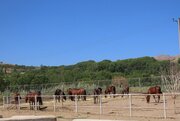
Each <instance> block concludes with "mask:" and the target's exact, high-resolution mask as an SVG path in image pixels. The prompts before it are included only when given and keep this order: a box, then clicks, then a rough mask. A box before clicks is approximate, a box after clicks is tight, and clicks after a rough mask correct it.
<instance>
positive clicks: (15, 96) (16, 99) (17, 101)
mask: <svg viewBox="0 0 180 121" xmlns="http://www.w3.org/2000/svg"><path fill="white" fill-rule="evenodd" d="M13 96H14V103H15V105H16V108H17V106H18V105H19V103H20V100H21V96H20V94H19V93H18V92H15V93H14V94H13Z"/></svg>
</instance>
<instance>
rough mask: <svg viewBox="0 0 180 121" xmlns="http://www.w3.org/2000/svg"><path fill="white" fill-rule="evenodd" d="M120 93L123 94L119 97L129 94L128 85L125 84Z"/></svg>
mask: <svg viewBox="0 0 180 121" xmlns="http://www.w3.org/2000/svg"><path fill="white" fill-rule="evenodd" d="M121 93H122V94H123V95H122V96H121V97H123V96H124V94H129V86H125V87H124V88H123V90H122V92H121Z"/></svg>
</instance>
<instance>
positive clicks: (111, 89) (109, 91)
mask: <svg viewBox="0 0 180 121" xmlns="http://www.w3.org/2000/svg"><path fill="white" fill-rule="evenodd" d="M104 93H105V98H106V97H107V94H116V87H115V86H109V87H107V88H106V90H105V91H104ZM113 97H114V98H115V95H114V96H113Z"/></svg>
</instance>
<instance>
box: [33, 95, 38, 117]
mask: <svg viewBox="0 0 180 121" xmlns="http://www.w3.org/2000/svg"><path fill="white" fill-rule="evenodd" d="M33 107H34V108H35V109H34V112H35V115H36V111H37V95H35V104H34V105H33Z"/></svg>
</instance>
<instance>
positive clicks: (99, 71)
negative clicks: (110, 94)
mask: <svg viewBox="0 0 180 121" xmlns="http://www.w3.org/2000/svg"><path fill="white" fill-rule="evenodd" d="M168 65H169V61H167V60H163V61H158V60H156V59H155V58H153V57H141V58H134V59H125V60H117V61H114V62H113V61H110V60H103V61H100V62H95V61H93V60H89V61H84V62H79V63H77V64H74V65H69V66H40V67H34V66H24V65H11V64H3V63H1V64H0V74H1V75H0V81H1V83H2V84H1V87H0V90H2V91H3V90H4V88H5V87H6V86H8V85H24V84H32V85H33V84H42V83H43V84H45V83H59V82H69V83H73V82H78V81H82V80H83V81H88V82H94V81H95V80H111V79H113V78H114V77H115V76H121V77H125V78H136V77H150V76H158V75H160V71H162V70H163V69H164V68H166V67H168Z"/></svg>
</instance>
